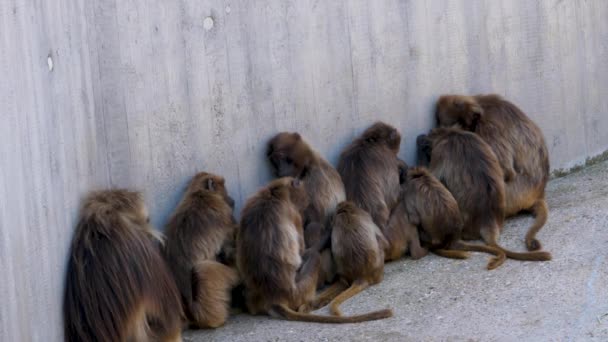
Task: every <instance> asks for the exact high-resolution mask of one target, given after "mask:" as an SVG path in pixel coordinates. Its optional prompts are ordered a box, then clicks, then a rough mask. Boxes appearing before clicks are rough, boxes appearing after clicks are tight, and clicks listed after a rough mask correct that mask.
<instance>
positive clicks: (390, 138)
mask: <svg viewBox="0 0 608 342" xmlns="http://www.w3.org/2000/svg"><path fill="white" fill-rule="evenodd" d="M363 139H364V140H365V142H367V143H369V144H384V145H386V146H387V147H388V148H389V149H390V150H391V151H393V152H394V153H395V154H397V153H399V146H400V145H401V134H399V132H398V131H397V129H395V127H393V126H391V125H388V124H385V123H384V122H376V123H375V124H373V125H372V126H371V127H369V128H368V129H366V130H365V132H363Z"/></svg>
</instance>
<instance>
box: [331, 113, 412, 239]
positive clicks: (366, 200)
mask: <svg viewBox="0 0 608 342" xmlns="http://www.w3.org/2000/svg"><path fill="white" fill-rule="evenodd" d="M400 144H401V135H400V134H399V132H398V131H397V130H396V129H395V128H394V127H392V126H390V125H388V124H385V123H383V122H376V123H375V124H373V125H372V126H370V127H369V128H367V129H366V130H365V131H364V132H363V134H361V136H359V137H358V138H356V139H355V140H354V141H353V142H352V143H351V144H350V145H348V146H347V147H346V148H345V149H344V150H343V151H342V153H341V154H340V161H339V162H338V173H339V174H340V176H342V181H343V182H344V187H345V189H346V198H347V199H348V200H349V201H352V202H354V203H355V205H357V206H358V207H359V208H361V209H363V210H365V211H367V212H368V213H369V214H370V215H371V216H372V219H373V220H374V223H376V225H377V226H378V227H379V228H380V229H381V230H382V232H383V233H385V231H386V229H387V227H388V222H389V218H390V215H391V211H392V210H393V208H394V207H395V206H396V205H397V202H398V200H399V193H400V187H399V161H398V159H397V153H398V152H399V145H400ZM390 243H391V241H389V244H390ZM389 248H390V246H389Z"/></svg>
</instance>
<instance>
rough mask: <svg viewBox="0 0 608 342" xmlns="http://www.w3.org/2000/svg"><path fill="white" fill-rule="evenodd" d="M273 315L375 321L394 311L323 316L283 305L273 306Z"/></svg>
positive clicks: (318, 320)
mask: <svg viewBox="0 0 608 342" xmlns="http://www.w3.org/2000/svg"><path fill="white" fill-rule="evenodd" d="M270 313H271V314H272V315H276V316H279V317H282V318H285V319H287V320H289V321H300V322H312V323H333V324H336V323H338V324H339V323H360V322H367V321H375V320H378V319H384V318H389V317H392V316H393V311H391V310H390V309H385V310H379V311H374V312H370V313H366V314H363V315H356V316H346V317H343V316H321V315H313V314H308V313H301V312H296V311H293V310H291V309H290V308H288V307H285V306H283V305H275V306H273V308H272V310H271V312H270Z"/></svg>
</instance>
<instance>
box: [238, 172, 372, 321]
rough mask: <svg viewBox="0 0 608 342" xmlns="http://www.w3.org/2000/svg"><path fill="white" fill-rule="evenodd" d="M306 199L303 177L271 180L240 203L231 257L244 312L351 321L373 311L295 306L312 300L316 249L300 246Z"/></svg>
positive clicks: (317, 259) (317, 264) (368, 316)
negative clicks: (342, 312) (333, 312)
mask: <svg viewBox="0 0 608 342" xmlns="http://www.w3.org/2000/svg"><path fill="white" fill-rule="evenodd" d="M308 205H309V199H308V195H307V191H306V187H305V185H304V184H303V181H301V180H299V179H297V178H293V177H282V178H278V179H275V180H273V181H272V182H270V183H269V184H268V185H266V186H265V187H263V188H262V189H260V190H258V192H257V193H255V194H254V195H253V196H252V197H250V198H249V199H248V200H247V202H246V203H245V207H244V208H243V211H242V213H241V222H240V226H239V231H238V234H237V242H236V247H237V248H236V261H237V267H238V269H239V272H240V274H241V276H242V277H243V280H244V284H245V288H246V301H247V308H248V310H249V312H250V313H251V314H253V315H256V314H269V315H270V316H273V317H278V318H283V319H287V320H292V321H306V322H318V323H356V322H363V321H368V320H373V319H379V318H380V317H377V316H375V315H373V314H365V315H358V316H350V317H335V316H319V315H314V314H309V313H306V312H301V311H299V310H300V308H301V307H302V306H308V305H309V304H310V303H312V302H313V301H315V299H316V298H315V297H316V288H317V280H318V276H319V268H320V256H319V250H320V249H322V248H324V247H325V243H321V244H318V245H315V246H314V247H313V248H309V249H305V246H304V237H303V227H302V221H303V219H302V214H303V212H304V210H305V209H306V208H307V207H308Z"/></svg>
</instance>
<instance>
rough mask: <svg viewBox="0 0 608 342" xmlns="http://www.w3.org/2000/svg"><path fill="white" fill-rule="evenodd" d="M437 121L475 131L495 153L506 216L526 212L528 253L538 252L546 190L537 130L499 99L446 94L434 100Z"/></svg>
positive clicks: (544, 160) (542, 142)
mask: <svg viewBox="0 0 608 342" xmlns="http://www.w3.org/2000/svg"><path fill="white" fill-rule="evenodd" d="M436 117H437V123H438V124H439V126H441V127H450V126H457V127H461V128H463V129H465V130H468V131H471V132H475V133H476V134H478V135H479V136H480V137H481V138H482V139H483V140H484V141H485V142H487V143H488V144H489V145H490V147H492V150H493V151H494V153H495V154H496V157H497V158H498V161H499V163H500V165H501V167H502V169H503V172H504V179H505V183H506V184H505V201H506V204H505V205H506V206H505V215H506V216H507V217H508V216H512V215H515V214H517V213H519V212H520V211H522V210H527V211H530V212H532V213H533V214H534V216H535V222H534V224H533V225H532V226H531V227H530V229H529V230H528V233H527V234H526V239H525V241H526V247H527V248H528V250H539V249H541V248H542V246H541V244H540V242H539V241H538V240H537V239H536V234H537V233H538V231H539V230H540V229H541V228H542V227H543V225H544V224H545V222H546V221H547V216H548V212H547V204H546V201H545V186H546V185H547V181H548V180H549V153H548V151H547V145H546V143H545V139H544V137H543V134H542V132H541V130H540V128H539V127H538V126H537V125H536V124H535V123H534V122H532V120H530V119H529V118H528V116H527V115H526V114H525V113H524V112H522V111H521V110H520V109H519V108H518V107H517V106H515V105H514V104H513V103H511V102H509V101H506V100H504V99H503V98H501V97H500V96H498V95H477V96H462V95H445V96H442V97H440V98H439V101H438V102H437V112H436Z"/></svg>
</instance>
